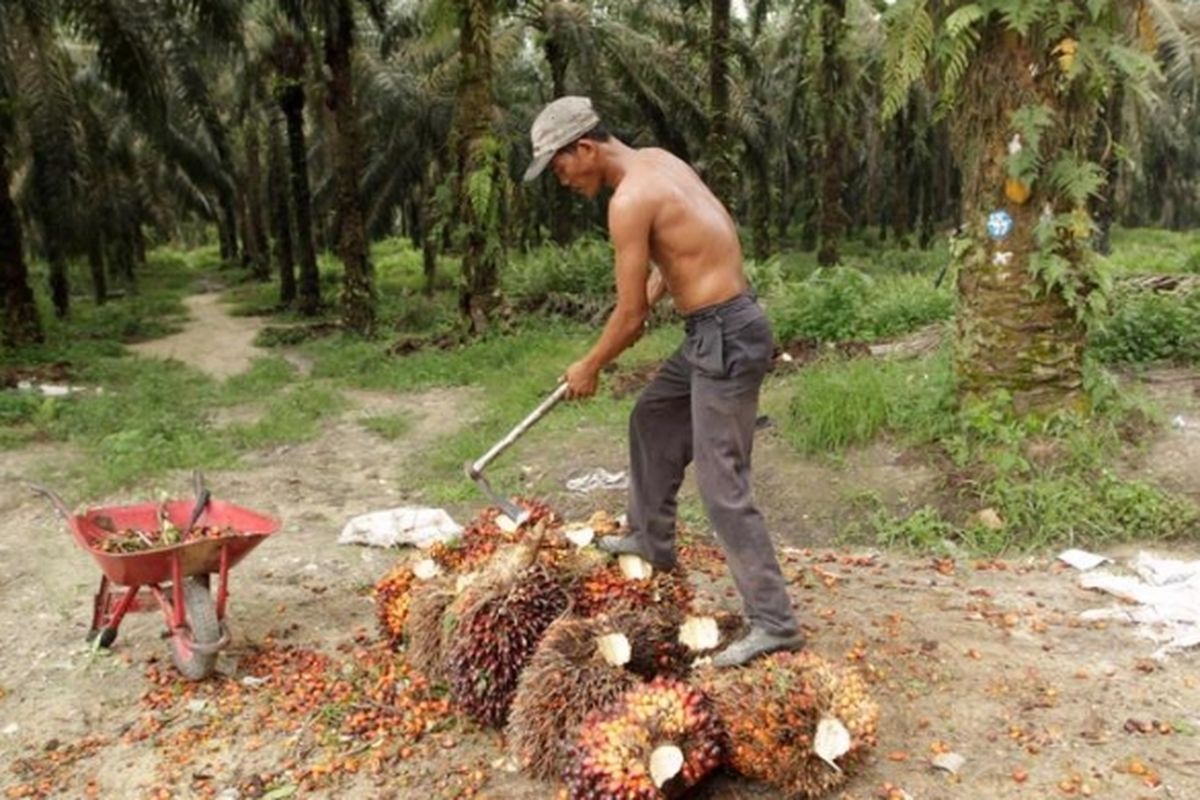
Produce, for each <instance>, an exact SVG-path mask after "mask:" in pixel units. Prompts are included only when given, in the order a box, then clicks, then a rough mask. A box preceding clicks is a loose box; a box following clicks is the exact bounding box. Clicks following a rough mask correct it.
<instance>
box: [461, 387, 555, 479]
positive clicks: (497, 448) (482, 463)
mask: <svg viewBox="0 0 1200 800" xmlns="http://www.w3.org/2000/svg"><path fill="white" fill-rule="evenodd" d="M566 396H567V384H566V383H560V384H559V385H558V388H556V389H555V390H554V391H553V392H552V393H551V395H550V396H549V397H547V398H546V399H545V400H543V401H542V402H541V404H540V405H539V406H538V407H537V408H535V409H534V410H533V411H530V412H529V416H527V417H525V419H523V420H521V421H520V422H518V423H517V424H516V426H515V427H514V428H513V429H512V430H511V431H509V432H508V435H506V436H505V437H504V438H503V439H501V440H500V441H498V442H496V443H495V444H494V445H492V449H491V450H488V451H487V452H486V453H484V454H483V455H482V456H480V457H479V458H477V459H475V461H474V462H472V463H471V466H470V467H469V468H468V470H467V474H468V475H470V476H471V477H472V478H477V477H479V474H480V473H481V472H483V471H484V470H485V469H486V468H487V465H488V464H490V463H492V460H493V459H495V458H496V456H498V455H500V454H501V453H503V452H504V451H505V450H507V449H508V447H509V445H511V444H512V443H513V442H515V441H516V440H517V439H520V438H521V436H522V435H523V434H524V433H525V431H527V430H529V429H530V428H532V427H533V425H534V423H536V422H537V421H538V420H539V419H541V418H542V417H544V416H546V412H547V411H549V410H550V409H552V408H554V406H556V405H557V404H558V401H559V400H562V399H563V398H564V397H566Z"/></svg>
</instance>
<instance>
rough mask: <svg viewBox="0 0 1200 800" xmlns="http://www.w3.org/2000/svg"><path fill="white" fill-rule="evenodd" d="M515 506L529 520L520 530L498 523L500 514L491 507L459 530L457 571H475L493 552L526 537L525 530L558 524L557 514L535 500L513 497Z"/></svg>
mask: <svg viewBox="0 0 1200 800" xmlns="http://www.w3.org/2000/svg"><path fill="white" fill-rule="evenodd" d="M516 502H517V505H518V506H520V507H521V508H523V509H525V510H526V511H528V512H529V520H528V521H527V522H526V523H525V524H524V525H522V526H521V527H520V528H515V527H513V526H504V527H502V526H501V524H500V521H499V520H500V517H501V516H502V515H503V512H502V511H501V510H500V509H499V508H496V507H494V506H492V507H489V508H485V509H484V510H483V511H481V512H480V513H479V515H478V516H477V517H475V519H473V520H471V522H470V523H469V524H468V525H467V527H466V528H464V529H463V532H462V536H461V537H460V538H459V546H458V548H457V550H458V551H459V553H458V557H459V559H460V561H459V563H458V564H457V565H456V566H455V569H456V570H457V571H459V572H465V571H470V570H473V569H476V568H477V567H479V566H480V565H481V564H483V563H484V562H485V561H487V560H488V558H490V557H491V555H492V553H494V552H495V551H496V548H498V547H500V546H502V545H506V544H515V543H516V542H519V541H521V540H522V539H524V538H525V537H526V535H527V534H528V532H529V531H531V530H534V529H536V528H538V527H539V526H540V527H553V526H555V525H557V524H558V523H559V519H558V515H557V514H556V513H555V512H554V511H553V510H552V509H551V508H550V506H548V505H547V504H546V503H543V502H541V501H539V500H529V499H526V498H517V499H516Z"/></svg>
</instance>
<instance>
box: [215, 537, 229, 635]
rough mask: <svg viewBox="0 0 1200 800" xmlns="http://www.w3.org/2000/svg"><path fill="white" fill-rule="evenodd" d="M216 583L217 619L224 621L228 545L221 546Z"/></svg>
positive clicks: (227, 577)
mask: <svg viewBox="0 0 1200 800" xmlns="http://www.w3.org/2000/svg"><path fill="white" fill-rule="evenodd" d="M219 575H220V579H219V580H218V582H217V619H218V620H223V619H225V601H226V600H228V599H229V545H228V544H225V543H222V544H221V572H220V573H219Z"/></svg>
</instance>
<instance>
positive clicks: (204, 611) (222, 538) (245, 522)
mask: <svg viewBox="0 0 1200 800" xmlns="http://www.w3.org/2000/svg"><path fill="white" fill-rule="evenodd" d="M32 488H33V489H34V491H36V492H38V493H39V494H42V495H44V496H45V497H46V498H48V499H49V500H50V502H51V503H52V504H53V505H54V508H55V509H56V510H57V511H58V513H59V514H60V515H61V516H62V518H63V520H64V521H65V522H66V523H67V525H68V526H69V527H70V529H71V534H72V535H73V536H74V537H75V541H76V542H77V543H78V544H79V546H80V547H82V548H83V549H84V550H86V551H87V552H88V553H90V554H91V556H92V558H94V559H95V560H96V563H97V564H99V565H100V569H101V570H102V571H103V572H104V575H103V577H101V578H100V588H99V589H98V590H97V592H96V596H95V602H94V604H93V607H92V626H91V630H90V631H89V632H88V641H89V642H95V643H97V644H98V645H99V646H100V647H110V646H111V645H112V643H113V642H114V641H115V640H116V638H117V629H118V628H119V627H120V625H121V620H122V619H124V618H125V615H126V614H127V613H129V612H136V611H149V610H152V609H153V608H154V606H155V605H157V606H158V607H159V608H160V609H161V610H162V613H163V616H164V617H165V618H166V622H167V628H168V634H169V636H170V650H171V660H172V661H173V662H174V663H175V667H176V668H177V669H178V670H179V672H180V673H182V674H183V676H184V677H185V678H188V679H189V680H202V679H204V678H206V677H208V676H209V675H211V674H212V671H213V668H214V667H215V666H216V661H217V653H218V652H219V651H220V650H221V649H222V648H224V647H225V646H226V645H227V644H229V628H228V626H227V625H226V624H225V604H226V601H227V600H228V599H229V570H231V569H233V567H234V566H236V565H237V563H238V562H239V561H241V560H242V559H243V558H245V556H246V554H247V553H249V552H250V551H251V550H253V549H254V548H255V547H257V546H258V545H259V544H261V543H262V541H263V540H264V539H266V538H267V537H268V536H270V535H271V534H273V533H275V532H276V531H278V530H279V521H278V520H276V519H273V518H272V517H268V516H266V515H264V514H260V513H258V512H256V511H251V510H250V509H248V508H243V507H241V506H237V505H234V504H233V503H226V502H223V501H220V500H213V499H211V496H210V494H209V492H208V490H207V489H205V488H203V485H202V483H201V480H200V476H199V474H198V473H197V475H196V488H197V495H198V496H197V498H196V500H194V501H192V500H167V501H165V502H163V503H139V504H136V505H129V506H108V507H105V508H91V509H88V510H87V511H85V512H84V513H82V514H73V513H71V510H70V509H69V508H67V504H66V503H64V502H63V499H62V498H61V497H59V496H58V495H57V494H55V493H54V492H53V491H51V490H49V489H47V488H45V487H42V486H33V487H32ZM164 519H165V520H168V521H169V522H170V524H171V525H172V526H174V527H175V528H176V529H177V530H178V531H181V532H183V533H184V534H185V535H186V534H187V532H189V531H193V530H194V529H196V528H197V526H201V527H205V528H209V529H210V530H218V531H220V532H221V535H219V537H217V538H200V539H195V540H191V541H187V540H185V541H181V542H179V543H178V544H169V545H168V544H163V543H161V542H159V541H156V542H154V546H153V547H152V549H146V550H141V551H138V552H129V553H121V552H106V551H105V550H104V549H103V548H104V542H105V540H106V539H109V538H110V537H113V536H114V535H116V534H117V533H118V532H120V531H132V532H136V533H137V535H138V536H143V535H144V533H148V534H150V535H151V536H152V537H156V538H158V539H160V540H161V539H163V538H164V536H163V534H164V533H165V532H164V530H163V528H164V524H163V520H164ZM147 542H148V544H149V543H150V540H149V539H148V540H147ZM214 573H215V574H216V575H217V576H218V580H217V597H216V602H215V603H214V602H213V598H212V595H211V593H210V576H211V575H213V574H214Z"/></svg>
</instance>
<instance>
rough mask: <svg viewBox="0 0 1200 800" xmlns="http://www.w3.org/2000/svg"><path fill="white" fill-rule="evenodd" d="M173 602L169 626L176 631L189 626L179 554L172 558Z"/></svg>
mask: <svg viewBox="0 0 1200 800" xmlns="http://www.w3.org/2000/svg"><path fill="white" fill-rule="evenodd" d="M171 601H172V602H171V617H170V619H169V620H168V624H169V625H170V626H171V630H173V631H174V630H179V629H180V628H182V627H183V626H184V625H186V624H187V612H186V611H185V610H184V607H183V565H182V564H181V563H180V559H179V554H178V553H175V554H173V555H172V556H171Z"/></svg>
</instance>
